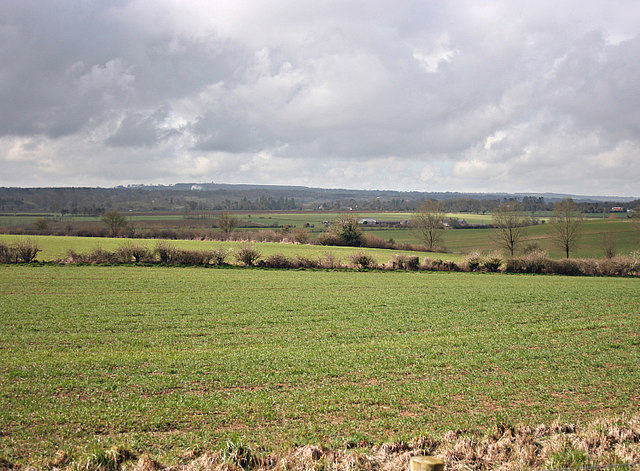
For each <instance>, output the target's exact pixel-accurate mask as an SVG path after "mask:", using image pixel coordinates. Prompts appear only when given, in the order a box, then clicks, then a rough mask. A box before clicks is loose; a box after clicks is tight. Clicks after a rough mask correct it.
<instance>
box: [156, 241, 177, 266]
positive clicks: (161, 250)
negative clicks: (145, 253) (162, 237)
mask: <svg viewBox="0 0 640 471" xmlns="http://www.w3.org/2000/svg"><path fill="white" fill-rule="evenodd" d="M154 252H155V254H156V255H157V256H158V258H159V259H160V262H161V263H165V264H170V263H173V261H174V259H175V256H176V248H175V247H174V246H173V245H172V244H169V243H168V242H164V241H159V242H158V243H157V244H156V248H155V250H154Z"/></svg>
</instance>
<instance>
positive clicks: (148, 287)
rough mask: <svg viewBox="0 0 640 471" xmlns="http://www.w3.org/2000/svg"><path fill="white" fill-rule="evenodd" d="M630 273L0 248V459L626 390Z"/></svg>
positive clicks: (362, 432) (459, 423)
mask: <svg viewBox="0 0 640 471" xmlns="http://www.w3.org/2000/svg"><path fill="white" fill-rule="evenodd" d="M639 288H640V281H639V280H638V279H619V278H618V279H612V278H580V277H574V278H571V277H562V276H533V275H500V274H482V273H428V272H357V271H352V272H345V271H338V272H335V271H322V270H313V271H288V270H264V269H240V268H233V269H231V268H166V267H104V266H55V265H45V266H19V265H12V266H0V322H1V328H0V356H1V358H2V362H1V363H0V430H1V431H2V433H0V459H3V460H5V462H9V463H13V464H15V465H23V466H24V465H36V466H41V467H42V466H47V464H46V463H48V462H49V461H48V460H50V458H51V457H52V456H53V455H54V454H55V453H56V451H59V450H63V451H65V452H66V453H67V456H71V457H72V458H75V457H81V456H84V455H86V454H87V453H90V452H91V451H92V450H95V449H96V448H105V447H108V446H111V445H124V446H126V447H128V448H129V449H131V450H134V451H135V452H137V453H141V452H147V453H150V454H151V456H153V457H154V458H155V459H158V460H160V461H161V462H162V463H165V464H171V463H176V462H178V461H179V460H180V459H181V457H184V456H187V455H189V454H192V453H193V451H194V450H207V449H219V448H221V447H223V446H224V443H225V442H226V441H227V440H233V441H236V442H237V441H239V440H242V441H243V442H244V443H248V444H251V445H259V446H262V447H265V448H267V449H274V450H277V449H287V448H289V447H292V446H296V445H304V444H318V445H321V446H330V447H344V448H348V447H352V446H356V447H369V446H371V445H373V444H377V443H382V442H391V441H398V440H408V439H411V438H413V437H418V436H427V435H433V436H441V435H442V434H444V432H445V431H447V430H467V431H470V430H471V431H473V430H485V429H488V428H491V427H495V425H496V424H497V423H508V424H514V425H518V424H528V425H535V424H538V423H541V422H544V423H549V422H551V421H553V420H556V419H559V420H563V421H570V422H578V423H580V422H583V421H587V420H591V419H593V418H596V417H602V416H621V415H624V414H627V413H629V412H631V411H634V410H635V411H637V410H638V408H639V407H640V395H639V394H638V391H640V373H639V369H638V365H640V327H639V326H640V322H639V321H640V296H638V293H639V292H640V289H639Z"/></svg>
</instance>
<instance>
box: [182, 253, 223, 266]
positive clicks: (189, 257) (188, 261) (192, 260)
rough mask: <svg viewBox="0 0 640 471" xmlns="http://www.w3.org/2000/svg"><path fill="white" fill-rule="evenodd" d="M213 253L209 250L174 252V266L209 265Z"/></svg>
mask: <svg viewBox="0 0 640 471" xmlns="http://www.w3.org/2000/svg"><path fill="white" fill-rule="evenodd" d="M212 258H213V253H212V251H210V250H176V252H175V254H174V258H173V264H174V265H195V266H201V265H205V266H206V265H210V264H211V260H212Z"/></svg>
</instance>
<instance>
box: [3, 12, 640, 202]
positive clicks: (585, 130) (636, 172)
mask: <svg viewBox="0 0 640 471" xmlns="http://www.w3.org/2000/svg"><path fill="white" fill-rule="evenodd" d="M210 181H214V182H217V183H261V184H291V185H306V186H319V187H332V188H335V187H342V188H362V189H396V190H420V191H482V192H493V191H506V192H546V191H551V192H561V193H574V194H590V195H591V194H595V195H620V196H640V3H639V2H637V1H635V0H629V1H615V0H607V1H592V0H579V1H574V0H562V1H557V0H555V1H545V0H541V1H539V0H536V1H530V0H526V1H514V0H503V1H488V2H485V1H477V0H469V1H446V2H445V1H427V0H424V1H416V0H406V1H398V0H394V1H378V0H367V1H348V0H340V1H328V0H323V1H306V0H305V1H301V0H291V1H283V0H269V1H245V0H242V1H239V0H228V1H211V0H183V1H178V0H173V1H170V0H132V1H125V0H95V1H91V0H67V1H59V0H46V1H42V0H2V1H1V2H0V186H115V185H119V184H125V185H126V184H130V183H176V182H210Z"/></svg>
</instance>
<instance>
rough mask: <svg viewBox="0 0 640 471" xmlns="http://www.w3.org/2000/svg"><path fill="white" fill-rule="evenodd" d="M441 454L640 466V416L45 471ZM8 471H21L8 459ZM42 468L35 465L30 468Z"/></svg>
mask: <svg viewBox="0 0 640 471" xmlns="http://www.w3.org/2000/svg"><path fill="white" fill-rule="evenodd" d="M418 455H434V456H438V457H440V458H442V459H443V460H444V461H445V467H446V469H447V470H490V469H491V470H493V469H495V470H502V471H510V470H528V469H558V468H566V467H576V468H579V467H587V466H607V465H619V464H638V463H640V415H635V416H632V417H630V418H626V419H620V418H618V419H612V418H606V419H599V420H596V421H594V422H592V423H589V424H587V425H585V426H580V425H576V424H561V423H558V422H556V423H553V424H551V425H538V426H537V427H529V426H523V427H512V426H508V425H503V424H498V425H496V427H495V428H494V429H493V430H491V431H489V432H487V433H485V434H484V435H482V434H469V433H465V432H462V431H453V430H450V431H448V432H447V433H445V434H444V436H442V437H441V438H440V439H438V440H436V439H433V438H425V437H423V438H419V439H416V440H414V441H413V442H410V443H405V442H399V443H387V444H384V445H382V446H375V447H373V448H370V449H364V450H363V449H356V450H342V449H341V450H330V449H326V448H321V447H318V446H314V445H306V446H303V447H299V448H294V449H291V450H288V451H286V452H276V453H274V452H272V453H268V452H266V451H263V450H260V449H252V448H250V447H247V446H245V445H243V444H236V443H232V442H228V443H227V445H226V447H225V448H224V449H223V450H215V451H206V452H200V453H193V452H192V453H188V454H186V455H185V456H184V457H183V459H182V460H180V462H179V463H178V464H175V465H172V466H163V465H162V464H161V463H158V462H157V461H155V460H154V459H153V458H152V457H151V456H150V455H149V454H147V453H143V454H140V455H139V456H137V455H136V454H135V453H133V452H131V451H129V450H127V449H123V448H111V449H107V450H102V451H95V452H93V453H92V454H91V455H89V456H86V457H84V458H82V459H79V460H77V461H74V460H71V459H70V458H69V457H68V456H67V455H65V454H64V453H62V452H60V453H58V454H56V456H54V457H53V459H52V460H51V461H50V462H49V463H47V464H46V465H44V466H43V467H42V469H51V470H69V471H71V470H89V469H92V470H100V471H107V470H120V469H122V470H135V471H160V470H164V471H205V470H215V471H245V470H256V471H287V470H318V471H319V470H329V469H330V470H336V471H351V470H368V471H374V470H379V471H400V470H406V469H408V468H409V461H410V460H411V457H412V456H418ZM0 469H3V470H9V469H20V468H19V467H15V468H14V467H13V466H12V464H11V463H9V462H7V461H3V462H1V463H0ZM29 469H35V468H29Z"/></svg>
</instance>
